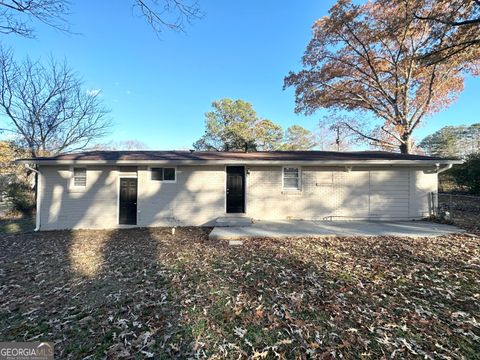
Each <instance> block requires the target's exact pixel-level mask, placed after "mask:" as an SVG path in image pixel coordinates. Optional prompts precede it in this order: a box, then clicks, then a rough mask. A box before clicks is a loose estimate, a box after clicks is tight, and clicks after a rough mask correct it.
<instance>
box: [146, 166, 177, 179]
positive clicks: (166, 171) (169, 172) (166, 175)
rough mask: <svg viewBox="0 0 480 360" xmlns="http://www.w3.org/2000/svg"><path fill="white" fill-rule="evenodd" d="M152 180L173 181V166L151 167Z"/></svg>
mask: <svg viewBox="0 0 480 360" xmlns="http://www.w3.org/2000/svg"><path fill="white" fill-rule="evenodd" d="M151 173H152V180H156V181H175V180H176V179H175V168H152V169H151Z"/></svg>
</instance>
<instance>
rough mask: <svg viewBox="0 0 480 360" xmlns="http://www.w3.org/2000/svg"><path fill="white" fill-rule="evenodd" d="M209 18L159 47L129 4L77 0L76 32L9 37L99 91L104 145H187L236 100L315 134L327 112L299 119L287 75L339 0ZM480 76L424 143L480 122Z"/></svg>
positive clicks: (209, 9)
mask: <svg viewBox="0 0 480 360" xmlns="http://www.w3.org/2000/svg"><path fill="white" fill-rule="evenodd" d="M199 2H200V6H201V8H202V10H203V11H204V12H205V17H204V18H203V19H201V20H198V21H196V22H195V23H194V24H193V25H191V26H190V27H188V28H187V34H182V33H174V32H165V33H163V34H162V36H161V40H159V39H158V38H157V37H156V36H155V34H154V33H153V31H152V30H151V29H150V28H149V26H148V24H146V22H145V21H144V20H143V19H141V18H139V17H137V16H136V15H135V11H134V10H132V8H131V7H130V5H129V1H121V2H115V4H116V6H113V5H112V4H113V2H110V1H93V0H82V1H80V0H73V1H72V9H71V12H72V14H71V16H70V17H69V20H70V22H71V24H72V30H73V31H74V32H78V33H79V34H78V35H66V34H63V33H60V32H58V31H55V30H53V29H51V28H48V27H45V26H42V25H38V24H35V25H36V29H37V38H36V39H33V40H32V39H22V38H19V37H14V36H8V37H5V36H4V37H3V39H4V42H5V43H6V44H10V45H11V46H12V47H13V48H14V50H15V53H16V56H17V57H22V56H25V55H27V54H28V55H29V56H31V57H32V58H37V57H42V58H45V59H46V58H48V57H49V56H50V55H52V56H53V57H54V58H56V59H60V60H61V59H63V58H65V59H66V60H67V62H68V63H69V65H70V66H71V67H72V68H74V69H75V70H76V71H77V72H78V73H79V74H80V75H81V76H82V77H83V79H84V81H85V85H86V87H87V88H88V89H101V90H102V96H103V98H104V102H105V105H106V106H107V107H108V108H110V109H111V114H110V116H111V118H112V120H113V121H114V123H115V125H114V128H113V131H112V133H111V135H110V136H109V137H108V138H107V139H104V140H103V142H106V141H108V140H117V141H118V140H128V139H135V140H140V141H142V142H144V143H146V144H147V145H148V146H149V147H150V148H152V149H179V148H189V147H191V144H192V143H193V142H194V141H195V140H197V139H198V138H199V137H200V136H201V135H202V134H203V131H204V113H205V112H207V111H209V110H210V104H211V102H212V101H214V100H217V99H220V98H224V97H229V98H232V99H237V98H240V99H243V100H246V101H249V102H251V103H252V104H253V106H254V108H255V109H256V110H257V112H258V114H259V115H260V116H262V117H265V118H268V119H271V120H273V121H274V122H277V123H279V124H280V125H282V126H283V127H284V128H286V127H288V126H290V125H293V124H300V125H302V126H304V127H306V128H309V129H311V130H314V129H315V127H316V126H317V124H318V121H319V119H321V117H322V115H324V114H325V112H322V111H320V112H318V113H317V114H314V115H312V116H308V117H305V116H302V115H297V114H295V113H294V95H293V89H287V90H285V91H284V90H283V89H282V85H283V78H284V77H285V75H287V73H288V72H289V71H290V70H298V69H300V59H301V56H302V54H303V52H304V50H305V47H306V45H307V43H308V41H309V39H310V36H311V25H312V24H313V22H314V21H315V20H316V19H318V18H320V17H322V16H324V15H326V13H327V11H328V8H329V7H330V6H331V4H332V3H333V2H332V1H318V0H317V1H282V2H279V1H272V0H262V1H258V0H257V1H254V0H248V1H241V2H230V1H206V0H199ZM479 100H480V79H479V78H475V79H474V78H468V79H467V81H466V84H465V91H464V92H463V93H462V95H461V96H460V98H459V100H458V101H457V102H456V103H455V104H454V105H452V106H451V107H450V108H449V109H447V110H445V111H443V112H441V113H439V114H437V115H435V116H434V117H432V118H431V119H429V120H428V122H427V123H426V124H424V125H423V126H422V127H421V128H420V129H419V130H418V132H417V134H416V136H417V138H420V139H421V138H422V137H424V136H425V135H427V134H429V133H432V132H434V131H435V130H437V129H439V128H441V127H443V126H446V125H459V124H471V123H474V122H480V115H479V113H478V110H477V108H478V105H477V102H478V101H479Z"/></svg>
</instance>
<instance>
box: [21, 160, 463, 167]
mask: <svg viewBox="0 0 480 360" xmlns="http://www.w3.org/2000/svg"><path fill="white" fill-rule="evenodd" d="M16 163H18V164H37V165H40V166H61V165H70V166H71V165H96V166H100V165H104V166H132V165H137V166H155V165H186V166H188V165H190V166H193V165H201V166H207V165H246V166H247V165H251V166H254V165H258V166H269V165H270V166H271V165H277V166H285V165H297V166H356V167H358V166H361V167H364V166H372V165H379V166H437V167H438V166H440V165H448V164H452V165H455V164H462V163H463V160H452V159H442V160H437V159H435V160H308V161H307V160H248V159H245V160H48V159H42V160H35V159H20V160H17V161H16Z"/></svg>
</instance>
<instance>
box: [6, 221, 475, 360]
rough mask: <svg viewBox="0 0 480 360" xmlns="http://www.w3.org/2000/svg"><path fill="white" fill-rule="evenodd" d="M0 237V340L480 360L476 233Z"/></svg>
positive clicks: (182, 352) (205, 352) (181, 353)
mask: <svg viewBox="0 0 480 360" xmlns="http://www.w3.org/2000/svg"><path fill="white" fill-rule="evenodd" d="M208 231H209V229H198V228H181V229H177V232H176V234H175V235H172V234H171V233H170V229H148V230H147V229H136V230H122V231H111V232H110V231H63V232H42V233H26V234H0V249H1V252H0V299H1V302H0V334H1V336H0V338H1V339H0V340H1V341H8V340H17V341H28V340H40V339H41V340H48V341H53V342H54V343H55V352H56V356H57V358H62V359H63V358H67V359H68V358H75V359H82V358H88V359H94V358H95V359H96V358H112V359H115V358H149V357H151V358H155V359H161V358H175V357H180V358H189V357H190V358H196V357H210V358H214V359H224V358H226V359H229V358H231V359H237V358H252V359H263V358H276V357H278V358H285V359H292V358H326V359H331V358H385V359H403V358H432V359H442V358H443V359H462V358H464V359H474V358H480V355H479V354H480V324H479V322H480V239H479V238H478V237H476V238H475V237H471V236H467V235H452V236H448V237H441V238H434V239H432V238H430V239H427V238H425V239H408V238H390V237H379V238H347V239H342V238H334V239H286V240H272V239H256V240H251V241H247V242H245V243H244V245H243V246H229V245H228V244H226V243H224V242H219V241H209V240H208V237H207V235H208Z"/></svg>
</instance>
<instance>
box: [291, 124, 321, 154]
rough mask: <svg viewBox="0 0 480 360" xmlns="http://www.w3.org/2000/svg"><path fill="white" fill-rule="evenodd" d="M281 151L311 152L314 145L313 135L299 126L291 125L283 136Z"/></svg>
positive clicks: (315, 143)
mask: <svg viewBox="0 0 480 360" xmlns="http://www.w3.org/2000/svg"><path fill="white" fill-rule="evenodd" d="M283 141H284V143H283V145H282V150H312V149H313V148H314V147H315V146H316V145H317V142H316V139H315V135H314V134H313V133H312V132H311V131H310V130H307V129H305V128H304V127H302V126H300V125H292V126H290V127H289V128H288V129H287V130H286V131H285V135H284V140H283Z"/></svg>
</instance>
